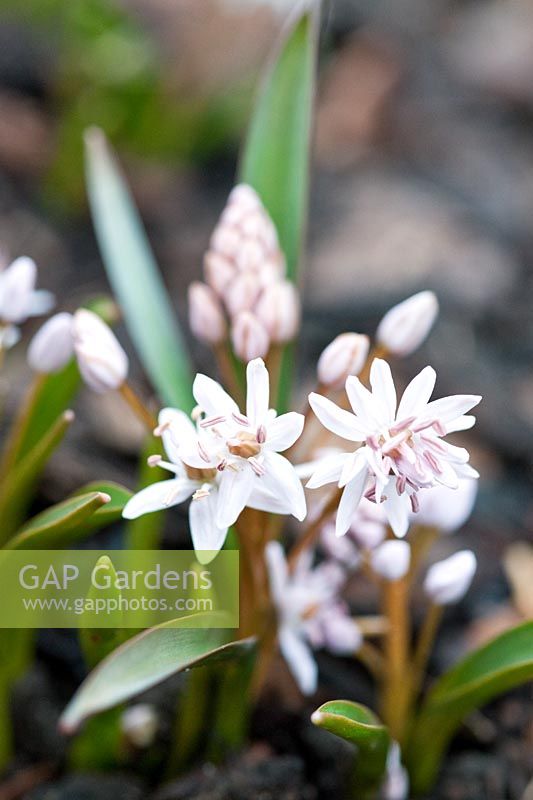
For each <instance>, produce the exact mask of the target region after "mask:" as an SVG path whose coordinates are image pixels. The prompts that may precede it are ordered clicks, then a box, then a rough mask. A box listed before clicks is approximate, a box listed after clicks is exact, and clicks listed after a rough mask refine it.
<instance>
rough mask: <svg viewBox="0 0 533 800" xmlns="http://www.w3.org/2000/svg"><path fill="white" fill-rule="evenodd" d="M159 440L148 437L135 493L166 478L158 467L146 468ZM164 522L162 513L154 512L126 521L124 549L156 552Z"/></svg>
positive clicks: (159, 445)
mask: <svg viewBox="0 0 533 800" xmlns="http://www.w3.org/2000/svg"><path fill="white" fill-rule="evenodd" d="M160 448H161V440H160V439H156V437H155V436H149V437H148V438H147V440H146V445H145V447H144V448H143V452H142V453H141V457H140V460H139V478H138V483H137V491H138V492H140V490H141V489H144V488H145V487H146V486H150V484H152V483H157V481H162V480H165V479H166V478H168V472H166V470H164V469H161V468H160V467H150V466H148V462H147V459H148V456H150V455H152V454H153V453H157V452H159V450H160ZM164 522H165V513H164V511H154V513H153V514H143V515H142V516H140V517H137V519H132V520H129V521H128V524H127V525H126V533H125V542H124V547H125V549H126V550H157V548H158V547H159V546H160V545H161V540H162V538H163V526H164Z"/></svg>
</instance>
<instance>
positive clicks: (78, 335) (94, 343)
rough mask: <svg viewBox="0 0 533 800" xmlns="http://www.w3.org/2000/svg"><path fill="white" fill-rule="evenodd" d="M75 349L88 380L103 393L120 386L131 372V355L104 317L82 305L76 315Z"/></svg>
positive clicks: (95, 388)
mask: <svg viewBox="0 0 533 800" xmlns="http://www.w3.org/2000/svg"><path fill="white" fill-rule="evenodd" d="M73 335H74V352H75V354H76V358H77V360H78V367H79V370H80V373H81V376H82V378H83V380H84V381H85V383H86V384H87V385H88V386H89V388H91V389H92V390H93V391H94V392H98V393H99V394H103V393H104V392H109V391H111V390H113V389H118V388H120V386H122V384H123V383H124V381H125V380H126V376H127V374H128V366H129V364H128V357H127V355H126V353H125V352H124V350H123V349H122V346H121V345H120V344H119V341H118V339H117V338H116V336H115V334H114V333H113V332H112V330H111V328H109V327H108V326H107V325H106V324H105V322H103V320H101V319H100V317H98V316H97V315H96V314H93V312H92V311H88V310H87V309H85V308H81V309H79V310H78V311H76V313H75V314H74V322H73Z"/></svg>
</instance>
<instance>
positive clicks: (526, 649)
mask: <svg viewBox="0 0 533 800" xmlns="http://www.w3.org/2000/svg"><path fill="white" fill-rule="evenodd" d="M531 679H533V621H530V622H526V623H524V624H523V625H519V626H518V627H516V628H513V629H512V630H510V631H506V632H505V633H503V634H502V635H501V636H498V637H497V638H496V639H494V640H493V641H492V642H489V644H487V645H485V647H482V648H481V649H480V650H477V651H476V652H475V653H472V654H471V655H469V656H467V657H466V658H465V659H464V660H463V661H461V662H460V663H459V664H457V665H456V666H455V667H453V668H452V669H451V670H449V672H447V673H446V674H445V675H443V676H442V678H440V679H439V680H438V681H437V683H436V684H435V686H434V687H433V689H432V690H431V692H430V693H429V695H428V697H427V699H426V701H425V703H424V705H423V706H422V709H421V712H420V714H419V716H418V718H417V720H416V721H415V725H414V728H413V731H412V735H411V737H410V741H409V746H408V750H407V759H408V766H409V771H410V774H411V781H412V785H413V788H414V790H415V791H417V792H424V791H426V790H428V789H429V788H430V787H431V784H432V783H433V781H434V780H435V777H436V774H437V772H438V768H439V765H440V762H441V759H442V756H443V753H444V751H445V749H446V747H447V745H448V742H449V741H450V739H451V737H452V736H453V734H454V732H455V731H456V730H457V728H458V727H459V725H460V724H461V722H462V720H463V719H464V718H465V717H466V716H467V715H468V714H470V713H471V712H472V711H474V709H476V708H479V707H481V706H483V705H485V704H486V703H488V702H489V701H490V700H492V699H493V698H495V697H497V696H498V695H500V694H503V693H504V692H507V691H509V689H512V688H513V687H515V686H519V685H520V684H522V683H525V682H527V681H529V680H531Z"/></svg>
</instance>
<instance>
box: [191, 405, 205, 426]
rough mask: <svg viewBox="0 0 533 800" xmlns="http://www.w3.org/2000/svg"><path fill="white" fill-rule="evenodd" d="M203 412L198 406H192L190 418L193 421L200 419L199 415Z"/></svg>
mask: <svg viewBox="0 0 533 800" xmlns="http://www.w3.org/2000/svg"><path fill="white" fill-rule="evenodd" d="M203 413H204V412H203V411H202V409H201V408H200V406H195V407H194V408H193V410H192V411H191V419H192V421H193V422H198V420H199V419H200V417H201V416H202V414H203Z"/></svg>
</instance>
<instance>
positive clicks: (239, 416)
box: [231, 411, 250, 427]
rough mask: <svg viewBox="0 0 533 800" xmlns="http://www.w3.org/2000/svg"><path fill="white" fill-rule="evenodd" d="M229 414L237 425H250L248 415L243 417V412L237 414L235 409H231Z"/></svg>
mask: <svg viewBox="0 0 533 800" xmlns="http://www.w3.org/2000/svg"><path fill="white" fill-rule="evenodd" d="M231 416H232V417H233V419H234V420H235V422H236V423H237V424H238V425H243V426H244V427H248V426H249V425H250V420H249V419H248V417H245V415H244V414H240V413H239V414H237V413H236V412H235V411H233V412H232V415H231Z"/></svg>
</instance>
